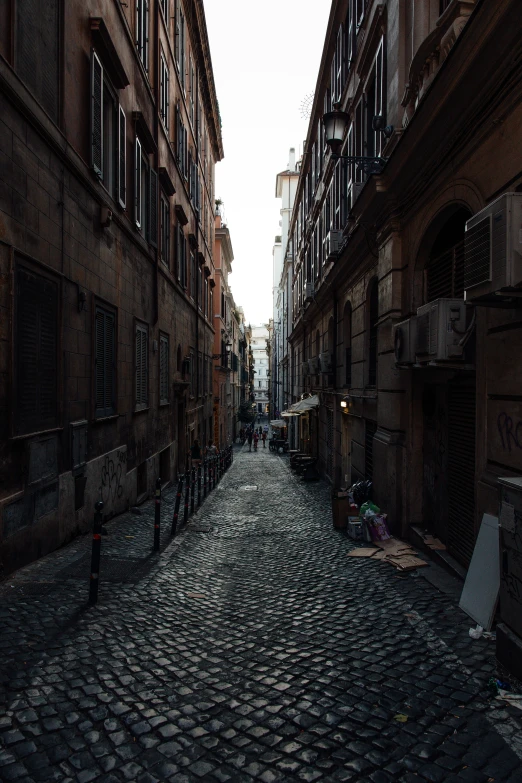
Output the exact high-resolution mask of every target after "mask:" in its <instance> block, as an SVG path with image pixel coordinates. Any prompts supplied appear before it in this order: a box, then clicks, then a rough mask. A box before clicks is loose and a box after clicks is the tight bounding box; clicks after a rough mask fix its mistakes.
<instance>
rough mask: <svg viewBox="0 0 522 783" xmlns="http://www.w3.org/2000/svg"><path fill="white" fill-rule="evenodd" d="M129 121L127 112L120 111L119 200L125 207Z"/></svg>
mask: <svg viewBox="0 0 522 783" xmlns="http://www.w3.org/2000/svg"><path fill="white" fill-rule="evenodd" d="M126 141H127V123H126V119H125V112H124V111H123V109H122V108H121V106H120V109H119V112H118V201H119V202H120V205H121V206H122V207H124V208H125V204H126V198H127V145H126Z"/></svg>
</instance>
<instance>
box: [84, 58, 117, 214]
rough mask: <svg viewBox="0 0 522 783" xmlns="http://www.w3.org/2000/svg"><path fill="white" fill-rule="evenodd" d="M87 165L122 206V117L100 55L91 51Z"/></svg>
mask: <svg viewBox="0 0 522 783" xmlns="http://www.w3.org/2000/svg"><path fill="white" fill-rule="evenodd" d="M91 166H92V168H93V170H94V171H95V173H96V174H97V175H98V177H99V178H100V180H101V182H103V185H104V187H105V188H106V189H107V191H108V192H109V193H110V195H111V196H112V197H113V198H114V199H118V201H119V203H120V204H121V206H122V207H124V206H125V198H126V193H125V191H126V118H125V112H124V111H123V109H122V108H121V106H120V105H119V103H118V98H117V92H116V91H115V90H114V88H113V87H112V85H111V83H110V81H109V79H108V78H107V75H106V72H105V70H104V68H103V65H102V63H101V60H100V58H99V57H98V55H97V54H96V52H95V51H94V50H92V51H91Z"/></svg>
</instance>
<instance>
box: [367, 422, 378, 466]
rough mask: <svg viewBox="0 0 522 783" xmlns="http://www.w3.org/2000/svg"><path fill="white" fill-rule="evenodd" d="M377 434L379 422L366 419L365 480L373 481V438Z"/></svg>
mask: <svg viewBox="0 0 522 783" xmlns="http://www.w3.org/2000/svg"><path fill="white" fill-rule="evenodd" d="M376 432H377V422H375V421H370V420H369V419H366V428H365V433H364V478H365V479H368V480H370V481H371V480H372V479H373V436H374V435H375V433H376Z"/></svg>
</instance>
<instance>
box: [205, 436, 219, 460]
mask: <svg viewBox="0 0 522 783" xmlns="http://www.w3.org/2000/svg"><path fill="white" fill-rule="evenodd" d="M207 454H208V455H209V457H215V456H216V454H217V448H216V447H215V446H214V444H213V443H212V441H211V440H209V442H208V448H207Z"/></svg>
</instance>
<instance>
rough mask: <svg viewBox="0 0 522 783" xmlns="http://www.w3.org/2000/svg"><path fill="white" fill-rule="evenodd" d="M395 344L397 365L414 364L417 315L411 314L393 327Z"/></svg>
mask: <svg viewBox="0 0 522 783" xmlns="http://www.w3.org/2000/svg"><path fill="white" fill-rule="evenodd" d="M393 342H394V346H395V364H397V365H398V366H402V365H409V364H415V345H416V342H417V316H415V315H413V316H412V317H411V318H407V319H406V321H401V322H400V323H399V324H396V325H395V326H394V328H393Z"/></svg>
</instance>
